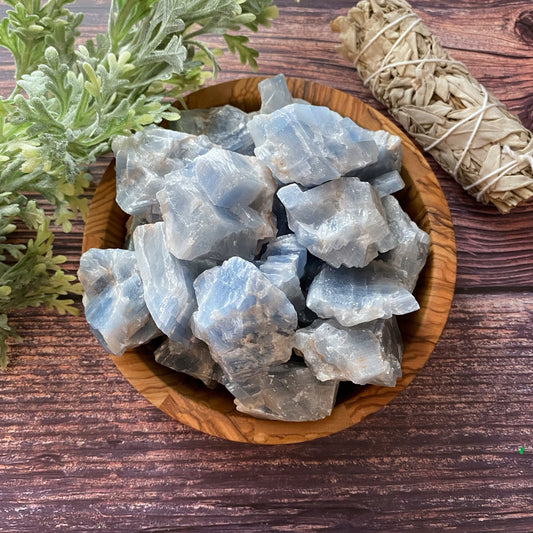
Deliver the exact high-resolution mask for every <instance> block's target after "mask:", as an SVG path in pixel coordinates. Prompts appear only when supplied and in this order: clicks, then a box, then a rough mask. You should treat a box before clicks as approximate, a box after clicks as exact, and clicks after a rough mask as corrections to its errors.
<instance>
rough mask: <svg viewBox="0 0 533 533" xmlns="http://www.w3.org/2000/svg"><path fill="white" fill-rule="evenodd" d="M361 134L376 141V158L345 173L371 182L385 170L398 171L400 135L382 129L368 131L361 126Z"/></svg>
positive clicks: (399, 168)
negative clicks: (370, 162) (370, 163)
mask: <svg viewBox="0 0 533 533" xmlns="http://www.w3.org/2000/svg"><path fill="white" fill-rule="evenodd" d="M361 136H362V137H363V138H365V139H372V140H373V141H374V142H375V143H376V145H377V147H378V159H377V161H376V162H375V163H373V164H372V165H368V166H366V167H365V168H362V169H360V170H357V171H356V172H350V173H349V174H347V175H350V176H357V177H358V178H359V179H361V180H365V181H370V182H371V183H372V182H373V180H374V179H376V177H377V176H382V175H383V174H386V173H387V172H392V171H393V170H396V171H398V172H400V170H401V168H402V141H401V139H400V137H398V136H396V135H392V134H391V133H389V132H387V131H384V130H378V131H370V130H365V129H364V128H361Z"/></svg>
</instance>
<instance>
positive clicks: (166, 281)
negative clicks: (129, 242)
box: [133, 222, 199, 342]
mask: <svg viewBox="0 0 533 533" xmlns="http://www.w3.org/2000/svg"><path fill="white" fill-rule="evenodd" d="M133 241H134V248H135V256H136V258H137V266H138V270H139V274H140V276H141V279H142V282H143V290H144V300H145V301H146V305H147V307H148V310H149V311H150V314H151V315H152V318H153V319H154V321H155V323H156V324H157V327H158V328H159V329H160V330H161V331H162V332H163V333H164V334H165V335H167V336H168V337H170V339H172V340H174V341H176V342H180V341H182V340H183V338H189V337H190V335H191V330H190V326H189V321H190V319H191V315H192V313H193V311H195V310H196V298H195V294H194V288H193V282H194V280H195V278H196V276H197V275H198V274H199V269H198V267H197V265H195V264H193V263H190V262H188V261H180V260H179V259H177V258H176V257H174V256H173V255H172V254H171V253H170V252H169V251H168V249H167V245H166V240H165V230H164V223H163V222H156V223H155V224H145V225H142V226H138V227H137V228H136V230H135V232H134V233H133Z"/></svg>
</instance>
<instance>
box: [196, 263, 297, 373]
mask: <svg viewBox="0 0 533 533" xmlns="http://www.w3.org/2000/svg"><path fill="white" fill-rule="evenodd" d="M194 289H195V291H196V299H197V301H198V311H196V312H195V313H194V314H193V316H192V321H191V325H192V330H193V333H194V334H195V335H196V337H198V338H199V339H201V340H203V341H204V342H205V343H206V344H207V345H208V346H209V350H210V352H211V355H212V357H213V359H214V360H215V361H216V362H217V363H218V364H219V365H220V366H221V367H222V369H223V371H224V373H225V375H226V377H227V378H228V379H229V380H231V381H235V382H244V383H246V382H247V381H249V380H250V379H252V378H253V376H255V375H256V374H257V373H258V372H261V371H265V370H266V369H267V368H269V367H270V366H272V365H276V364H280V363H284V362H286V361H288V360H289V358H290V356H291V353H292V341H293V336H294V331H295V330H296V326H297V316H296V311H295V309H294V307H293V306H292V304H291V303H290V302H289V300H288V299H287V297H286V296H285V294H283V292H282V291H281V290H280V289H278V288H277V287H275V286H274V285H273V284H272V283H271V282H270V281H269V280H268V278H267V277H266V276H264V275H263V274H262V273H261V272H260V271H259V269H258V268H257V267H256V266H254V265H253V264H252V263H250V262H248V261H245V260H244V259H241V258H239V257H233V258H231V259H229V260H227V261H225V262H224V263H223V264H222V265H221V266H220V267H215V268H212V269H210V270H206V271H205V272H204V273H202V274H200V276H198V278H197V279H196V281H195V282H194Z"/></svg>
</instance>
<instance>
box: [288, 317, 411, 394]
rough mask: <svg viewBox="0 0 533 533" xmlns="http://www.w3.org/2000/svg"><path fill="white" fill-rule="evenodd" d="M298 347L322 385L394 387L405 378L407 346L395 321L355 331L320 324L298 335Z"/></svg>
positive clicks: (374, 323) (362, 326) (361, 326)
mask: <svg viewBox="0 0 533 533" xmlns="http://www.w3.org/2000/svg"><path fill="white" fill-rule="evenodd" d="M294 347H295V348H296V349H297V350H299V351H300V352H301V353H302V354H303V356H304V358H305V361H306V363H307V365H308V366H309V367H310V369H311V371H312V372H313V374H314V375H315V376H316V377H317V379H319V380H320V381H328V380H332V379H335V380H340V381H351V382H353V383H355V384H357V385H366V384H368V383H371V384H374V385H383V386H386V387H394V386H395V385H396V379H397V378H398V377H400V376H401V364H400V361H401V358H402V352H403V343H402V338H401V334H400V330H399V328H398V325H397V323H396V320H395V319H394V318H391V319H389V320H375V321H372V322H367V323H365V324H359V325H357V326H354V327H351V328H346V327H343V326H341V325H340V324H339V323H338V322H337V321H336V320H327V321H324V320H316V321H315V322H313V324H312V325H311V326H309V327H307V328H303V329H299V330H298V331H297V332H296V335H295V338H294Z"/></svg>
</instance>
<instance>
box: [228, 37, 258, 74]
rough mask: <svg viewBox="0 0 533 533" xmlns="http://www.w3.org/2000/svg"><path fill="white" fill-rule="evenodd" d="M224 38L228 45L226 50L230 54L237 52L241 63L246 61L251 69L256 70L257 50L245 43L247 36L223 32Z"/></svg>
mask: <svg viewBox="0 0 533 533" xmlns="http://www.w3.org/2000/svg"><path fill="white" fill-rule="evenodd" d="M224 40H225V41H226V44H227V45H228V50H229V51H230V52H231V53H232V54H235V53H238V54H239V59H240V61H241V63H242V64H243V65H245V64H246V63H248V65H250V67H251V69H252V70H253V71H256V70H257V61H256V58H257V56H258V55H259V52H257V50H254V49H253V48H250V47H249V46H247V45H246V43H248V41H249V39H248V37H246V36H244V35H229V34H227V33H225V34H224Z"/></svg>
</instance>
